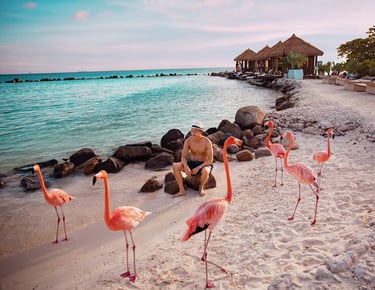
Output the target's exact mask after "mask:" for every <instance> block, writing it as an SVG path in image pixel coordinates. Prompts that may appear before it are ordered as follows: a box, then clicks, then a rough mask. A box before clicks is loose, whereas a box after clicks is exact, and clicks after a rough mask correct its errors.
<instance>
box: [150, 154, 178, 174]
mask: <svg viewBox="0 0 375 290" xmlns="http://www.w3.org/2000/svg"><path fill="white" fill-rule="evenodd" d="M173 161H174V158H173V155H172V154H169V153H165V152H162V153H160V154H157V155H156V156H155V157H152V158H150V159H149V160H148V161H147V162H146V164H145V168H146V169H152V170H160V169H163V168H165V167H167V166H169V165H172V164H173Z"/></svg>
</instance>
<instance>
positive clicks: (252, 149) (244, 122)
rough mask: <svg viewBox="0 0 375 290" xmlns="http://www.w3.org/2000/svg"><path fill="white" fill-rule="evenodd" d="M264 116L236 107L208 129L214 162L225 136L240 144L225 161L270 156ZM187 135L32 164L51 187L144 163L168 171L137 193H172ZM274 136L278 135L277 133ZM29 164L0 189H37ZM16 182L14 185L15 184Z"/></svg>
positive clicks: (212, 184)
mask: <svg viewBox="0 0 375 290" xmlns="http://www.w3.org/2000/svg"><path fill="white" fill-rule="evenodd" d="M265 118H266V113H265V112H264V111H263V110H262V109H261V108H259V107H257V106H247V107H243V108H240V109H239V110H238V111H237V112H236V115H235V121H234V122H232V121H230V120H222V121H220V122H219V124H218V126H217V127H212V128H209V129H208V130H207V131H206V132H205V134H206V135H207V136H208V138H209V139H210V140H211V141H212V144H213V151H214V162H223V144H224V141H225V140H226V138H228V136H231V135H233V136H235V137H237V138H239V139H242V140H243V142H244V145H243V147H242V148H239V147H238V146H236V145H233V146H230V147H229V148H228V153H229V160H230V161H232V160H237V161H239V162H244V161H251V160H253V158H259V157H263V156H270V155H271V154H270V152H269V151H268V149H266V148H265V147H264V144H265V138H266V135H267V132H266V131H265V130H268V128H265V127H264V126H263V124H264V121H265ZM189 135H190V132H188V133H187V134H184V133H183V132H181V130H179V129H170V130H169V131H168V132H166V133H165V134H164V135H163V136H162V137H161V140H160V145H159V144H153V143H151V142H142V143H136V144H126V145H122V146H119V147H118V148H117V150H115V152H114V153H113V154H112V155H111V156H109V157H103V156H98V155H97V154H96V153H95V152H94V150H93V149H91V148H82V149H80V150H78V151H77V152H75V153H74V154H72V155H71V156H70V157H69V158H66V159H64V160H62V161H61V162H58V161H57V160H55V159H52V160H48V161H42V162H39V161H36V162H35V163H38V164H40V165H41V167H42V168H43V173H44V175H45V179H46V183H47V186H53V183H54V180H55V179H56V178H64V177H66V176H70V175H73V174H75V175H92V174H94V173H96V172H98V171H100V170H102V169H103V170H106V171H107V172H109V173H117V172H120V171H121V170H122V169H123V168H124V167H125V166H126V165H128V164H130V163H135V162H142V163H144V168H145V170H154V171H160V170H165V171H168V172H167V173H166V175H165V179H164V181H159V180H157V179H151V180H149V181H147V182H146V184H144V185H140V191H142V192H151V191H155V190H158V189H160V188H162V187H163V186H164V191H165V192H167V193H170V194H174V193H176V192H177V191H178V187H177V183H176V182H175V179H174V176H173V173H172V164H173V163H174V162H179V161H180V160H181V152H182V148H183V144H184V141H185V139H186V138H187V137H188V136H189ZM274 136H278V133H277V131H275V132H274ZM31 167H32V165H25V166H22V167H19V168H16V169H15V173H14V174H13V175H3V176H2V178H1V181H2V184H3V185H2V190H4V189H5V188H6V187H7V186H21V187H22V188H23V189H24V190H25V191H26V192H31V191H33V190H36V189H38V188H39V180H38V178H37V177H36V176H35V175H32V174H30V173H31V170H30V168H31ZM17 181H18V184H16V182H17ZM185 184H186V186H188V187H191V188H193V189H197V188H198V187H199V181H197V180H189V179H186V180H185ZM206 186H207V188H212V187H215V186H216V180H215V178H214V176H211V177H210V179H209V182H208V183H207V185H206Z"/></svg>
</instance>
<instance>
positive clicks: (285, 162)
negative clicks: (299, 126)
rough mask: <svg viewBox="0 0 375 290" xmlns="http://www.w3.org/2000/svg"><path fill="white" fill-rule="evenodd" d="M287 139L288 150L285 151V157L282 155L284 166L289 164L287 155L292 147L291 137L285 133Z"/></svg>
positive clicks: (286, 166)
mask: <svg viewBox="0 0 375 290" xmlns="http://www.w3.org/2000/svg"><path fill="white" fill-rule="evenodd" d="M287 137H288V139H289V145H288V150H287V151H286V153H285V157H284V167H285V168H288V167H289V165H288V157H289V152H290V150H292V147H293V138H292V137H291V136H289V135H287Z"/></svg>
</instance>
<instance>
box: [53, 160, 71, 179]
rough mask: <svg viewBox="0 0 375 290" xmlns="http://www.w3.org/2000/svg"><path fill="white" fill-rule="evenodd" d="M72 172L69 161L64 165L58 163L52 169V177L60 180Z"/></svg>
mask: <svg viewBox="0 0 375 290" xmlns="http://www.w3.org/2000/svg"><path fill="white" fill-rule="evenodd" d="M73 171H74V163H73V162H70V161H66V162H64V163H60V164H57V165H55V167H54V168H53V177H55V178H62V177H66V176H68V175H70V174H72V173H73Z"/></svg>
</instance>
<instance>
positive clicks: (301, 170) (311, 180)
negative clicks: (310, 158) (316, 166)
mask: <svg viewBox="0 0 375 290" xmlns="http://www.w3.org/2000/svg"><path fill="white" fill-rule="evenodd" d="M285 136H286V137H287V138H288V139H289V146H288V150H287V151H286V153H285V158H284V167H285V170H286V171H287V172H288V174H289V175H291V176H293V177H294V178H295V179H296V180H297V181H298V199H297V204H296V206H295V208H294V211H293V215H292V216H291V217H290V218H288V220H290V221H291V220H293V219H294V214H295V213H296V210H297V207H298V204H299V202H300V200H301V183H303V184H308V185H309V186H310V188H311V190H312V191H313V192H314V194H315V198H316V199H315V214H314V219H313V221H312V222H311V225H314V224H315V223H316V212H317V209H318V201H319V185H318V184H317V183H316V181H315V176H314V173H313V171H312V170H311V169H310V168H309V167H308V166H306V165H305V164H303V163H294V164H291V165H289V164H288V156H289V152H290V150H291V149H292V147H293V142H294V139H293V135H292V133H290V132H287V133H286V134H285ZM311 185H314V186H315V187H316V188H317V190H316V191H315V190H314V189H313V188H312V186H311Z"/></svg>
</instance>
